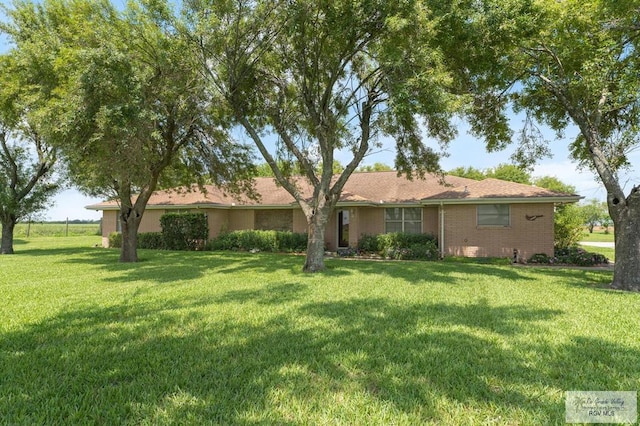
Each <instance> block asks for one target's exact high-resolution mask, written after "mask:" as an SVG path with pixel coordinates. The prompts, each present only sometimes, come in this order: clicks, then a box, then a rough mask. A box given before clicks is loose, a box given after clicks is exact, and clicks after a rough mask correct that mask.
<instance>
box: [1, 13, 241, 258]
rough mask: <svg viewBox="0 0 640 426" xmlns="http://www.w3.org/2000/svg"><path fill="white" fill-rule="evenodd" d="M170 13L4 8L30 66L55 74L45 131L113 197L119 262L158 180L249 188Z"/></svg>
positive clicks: (131, 250) (98, 189)
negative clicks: (29, 54) (48, 125)
mask: <svg viewBox="0 0 640 426" xmlns="http://www.w3.org/2000/svg"><path fill="white" fill-rule="evenodd" d="M169 14H170V9H169V8H168V5H167V4H166V3H163V2H153V3H137V2H130V3H128V4H127V6H126V8H124V10H119V9H117V8H116V7H115V6H114V5H113V4H111V3H110V2H109V1H107V0H103V1H98V2H95V1H88V0H77V1H66V0H47V1H44V2H43V3H42V4H39V5H36V4H32V3H20V4H18V6H17V8H16V10H14V11H12V13H11V17H12V26H11V31H10V34H11V35H12V36H13V38H14V41H15V43H16V46H17V49H18V50H23V51H29V52H32V62H31V63H30V64H28V67H30V69H32V70H37V69H39V68H42V69H45V70H47V72H48V73H50V74H52V75H54V76H55V79H56V81H55V88H54V90H55V95H56V100H57V102H55V103H53V104H52V105H51V107H50V108H49V109H48V110H47V111H46V113H47V115H48V120H49V122H51V123H56V125H55V127H53V128H52V129H50V133H49V136H50V138H51V140H53V141H54V142H55V143H56V146H57V147H58V148H59V149H60V151H61V153H62V154H63V155H64V158H65V160H66V163H67V165H68V168H69V172H70V176H71V179H72V181H73V182H74V183H75V184H76V185H77V186H79V187H80V188H82V189H83V190H84V191H85V192H88V193H90V194H95V195H108V196H112V197H115V198H116V199H117V200H118V201H119V203H120V215H119V219H120V223H121V226H122V232H123V244H122V254H121V261H136V260H137V254H136V242H137V238H136V235H137V229H138V226H139V223H140V220H141V219H142V215H143V213H144V209H145V206H146V203H147V201H148V199H149V197H150V196H151V194H152V192H153V191H154V190H155V189H156V188H158V187H159V186H175V185H179V184H184V185H189V186H190V185H191V184H193V183H194V182H199V183H202V182H204V176H205V174H208V175H209V177H210V179H212V180H213V183H215V184H217V185H219V186H225V187H227V188H229V189H230V190H234V189H238V188H241V189H243V190H250V187H249V186H248V185H246V184H245V185H242V184H241V185H236V184H237V183H238V182H241V183H246V182H248V179H247V178H248V174H247V173H245V171H246V170H247V169H249V167H247V165H249V164H251V161H250V159H251V155H250V152H249V150H247V149H245V148H244V147H243V146H242V145H240V144H237V143H234V141H232V140H231V138H230V137H229V135H228V132H227V130H226V126H224V124H225V123H224V119H223V118H222V115H221V114H220V113H219V111H218V110H217V109H216V105H217V104H218V102H217V101H216V99H215V98H213V97H212V96H211V93H210V92H208V91H207V90H206V88H205V86H204V84H203V80H202V78H201V75H200V73H199V67H198V64H197V63H196V62H195V61H194V57H193V55H190V54H189V52H191V50H190V49H188V48H187V46H186V45H185V44H184V40H183V39H182V38H181V37H179V36H178V35H177V34H176V33H175V31H172V30H171V29H170V27H169V26H168V25H167V24H166V19H167V16H168V15H169ZM222 163H224V166H221V164H222Z"/></svg>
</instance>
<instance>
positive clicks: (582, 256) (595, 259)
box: [527, 247, 609, 266]
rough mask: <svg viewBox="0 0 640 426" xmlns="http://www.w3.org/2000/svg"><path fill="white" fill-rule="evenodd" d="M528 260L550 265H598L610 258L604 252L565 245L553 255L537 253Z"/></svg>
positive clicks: (604, 263)
mask: <svg viewBox="0 0 640 426" xmlns="http://www.w3.org/2000/svg"><path fill="white" fill-rule="evenodd" d="M527 262H528V263H538V264H549V265H554V264H560V265H577V266H596V265H606V264H608V263H609V260H608V259H607V258H606V257H605V256H604V255H602V254H599V253H591V252H588V251H586V250H584V249H583V248H580V247H565V248H556V250H555V252H554V254H553V257H551V256H548V255H546V254H544V253H537V254H534V255H533V256H531V257H530V258H529V260H528V261H527Z"/></svg>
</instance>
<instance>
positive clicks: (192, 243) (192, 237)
mask: <svg viewBox="0 0 640 426" xmlns="http://www.w3.org/2000/svg"><path fill="white" fill-rule="evenodd" d="M160 226H161V227H162V237H163V239H164V245H165V248H166V249H167V250H202V249H203V248H204V244H205V242H206V241H207V237H208V236H209V225H208V224H207V216H206V215H205V214H204V213H166V214H163V215H162V216H161V217H160Z"/></svg>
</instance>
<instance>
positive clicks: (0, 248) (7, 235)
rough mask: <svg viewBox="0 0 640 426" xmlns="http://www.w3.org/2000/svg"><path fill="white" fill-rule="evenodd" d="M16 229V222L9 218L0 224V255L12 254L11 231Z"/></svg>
mask: <svg viewBox="0 0 640 426" xmlns="http://www.w3.org/2000/svg"><path fill="white" fill-rule="evenodd" d="M15 227H16V220H15V219H13V218H9V219H8V220H6V221H3V222H2V244H1V245H0V254H13V230H14V229H15Z"/></svg>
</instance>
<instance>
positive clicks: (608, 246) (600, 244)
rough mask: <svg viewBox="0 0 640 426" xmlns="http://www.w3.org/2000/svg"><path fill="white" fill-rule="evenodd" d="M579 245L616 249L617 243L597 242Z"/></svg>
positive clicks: (584, 242)
mask: <svg viewBox="0 0 640 426" xmlns="http://www.w3.org/2000/svg"><path fill="white" fill-rule="evenodd" d="M578 244H580V245H581V246H592V247H607V248H615V243H599V242H596V241H580V242H579V243H578Z"/></svg>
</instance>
